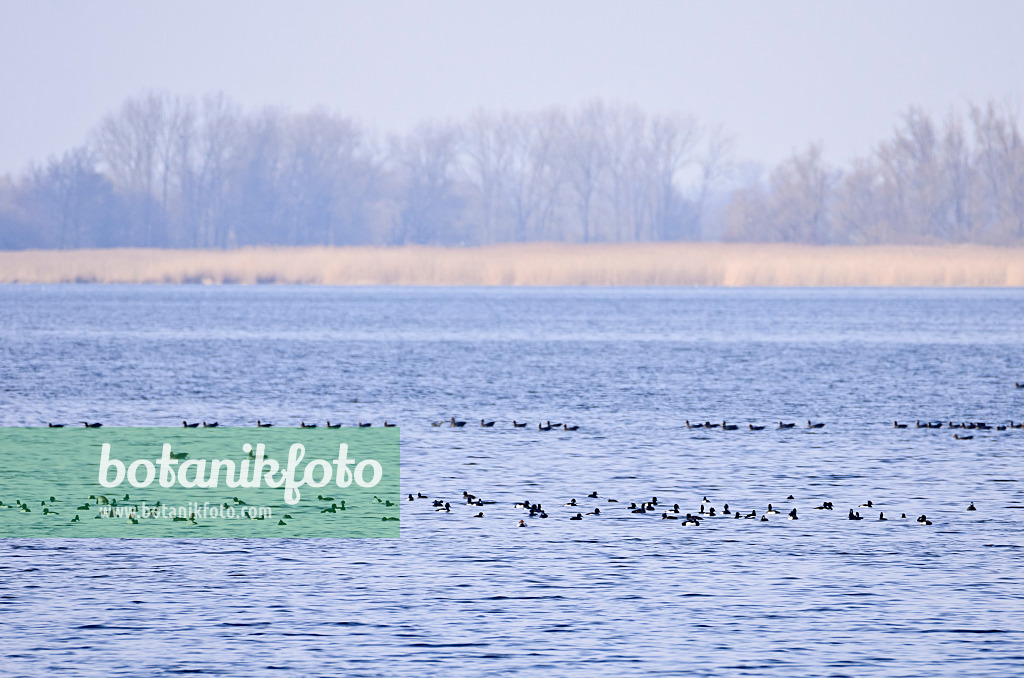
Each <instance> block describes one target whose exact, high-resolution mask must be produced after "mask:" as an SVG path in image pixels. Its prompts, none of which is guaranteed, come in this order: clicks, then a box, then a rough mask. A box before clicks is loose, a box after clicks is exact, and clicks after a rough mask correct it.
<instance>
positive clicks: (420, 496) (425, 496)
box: [416, 492, 430, 499]
mask: <svg viewBox="0 0 1024 678" xmlns="http://www.w3.org/2000/svg"><path fill="white" fill-rule="evenodd" d="M416 498H417V499H430V497H428V496H427V495H425V494H423V493H422V492H417V493H416Z"/></svg>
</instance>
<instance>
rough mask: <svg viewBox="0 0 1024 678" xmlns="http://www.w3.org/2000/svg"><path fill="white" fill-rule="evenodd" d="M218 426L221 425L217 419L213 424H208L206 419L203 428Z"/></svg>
mask: <svg viewBox="0 0 1024 678" xmlns="http://www.w3.org/2000/svg"><path fill="white" fill-rule="evenodd" d="M218 426H220V422H219V421H215V422H213V423H212V424H207V423H206V422H205V421H204V422H203V428H217V427H218Z"/></svg>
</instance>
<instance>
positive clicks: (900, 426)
mask: <svg viewBox="0 0 1024 678" xmlns="http://www.w3.org/2000/svg"><path fill="white" fill-rule="evenodd" d="M892 427H893V428H906V427H907V425H906V424H901V423H899V422H898V421H894V422H893V423H892Z"/></svg>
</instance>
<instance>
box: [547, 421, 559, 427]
mask: <svg viewBox="0 0 1024 678" xmlns="http://www.w3.org/2000/svg"><path fill="white" fill-rule="evenodd" d="M561 425H562V422H558V423H557V424H552V423H551V420H550V419H548V426H550V427H551V428H558V427H559V426H561Z"/></svg>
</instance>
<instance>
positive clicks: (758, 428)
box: [747, 424, 764, 431]
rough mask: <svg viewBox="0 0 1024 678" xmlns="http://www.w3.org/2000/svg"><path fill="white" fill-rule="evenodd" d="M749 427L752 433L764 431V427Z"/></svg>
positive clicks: (751, 425)
mask: <svg viewBox="0 0 1024 678" xmlns="http://www.w3.org/2000/svg"><path fill="white" fill-rule="evenodd" d="M747 426H749V427H750V430H751V431H763V430H764V426H754V425H753V424H747Z"/></svg>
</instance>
